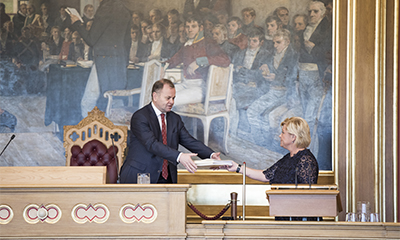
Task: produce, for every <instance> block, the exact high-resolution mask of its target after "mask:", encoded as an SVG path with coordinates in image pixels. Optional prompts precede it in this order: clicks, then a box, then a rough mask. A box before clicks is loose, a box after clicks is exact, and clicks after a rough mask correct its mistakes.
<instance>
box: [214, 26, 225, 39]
mask: <svg viewBox="0 0 400 240" xmlns="http://www.w3.org/2000/svg"><path fill="white" fill-rule="evenodd" d="M213 29H219V31H220V32H221V34H222V35H223V36H224V40H226V39H227V38H228V30H227V29H226V27H225V25H223V24H216V25H215V26H214V28H213Z"/></svg>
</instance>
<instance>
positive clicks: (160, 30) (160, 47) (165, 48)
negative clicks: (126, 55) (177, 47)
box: [139, 23, 171, 62]
mask: <svg viewBox="0 0 400 240" xmlns="http://www.w3.org/2000/svg"><path fill="white" fill-rule="evenodd" d="M151 34H152V39H153V42H151V43H150V44H149V45H150V47H149V48H147V49H146V50H147V51H146V52H144V53H143V55H142V56H141V57H140V58H139V61H141V62H147V61H151V60H153V59H154V60H158V61H165V60H167V59H169V58H170V57H171V53H170V52H171V51H170V50H171V44H170V43H169V42H168V40H167V39H165V37H164V36H165V27H164V25H162V24H161V23H154V24H153V25H152V33H151Z"/></svg>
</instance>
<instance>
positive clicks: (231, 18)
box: [228, 16, 243, 27]
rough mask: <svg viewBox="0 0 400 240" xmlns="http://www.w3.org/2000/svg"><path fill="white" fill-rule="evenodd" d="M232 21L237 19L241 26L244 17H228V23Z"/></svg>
mask: <svg viewBox="0 0 400 240" xmlns="http://www.w3.org/2000/svg"><path fill="white" fill-rule="evenodd" d="M232 21H235V22H236V24H237V25H239V26H240V27H242V26H243V21H242V19H240V17H236V16H233V17H230V18H229V19H228V23H230V22H232Z"/></svg>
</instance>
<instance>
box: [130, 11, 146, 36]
mask: <svg viewBox="0 0 400 240" xmlns="http://www.w3.org/2000/svg"><path fill="white" fill-rule="evenodd" d="M142 20H143V13H141V12H139V11H133V12H132V24H135V25H136V26H138V27H139V29H140V27H141V21H142ZM140 36H141V33H140Z"/></svg>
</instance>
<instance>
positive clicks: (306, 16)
mask: <svg viewBox="0 0 400 240" xmlns="http://www.w3.org/2000/svg"><path fill="white" fill-rule="evenodd" d="M298 17H302V18H303V21H304V25H306V26H307V24H308V15H307V14H300V13H298V14H296V15H294V16H293V21H292V22H293V24H295V23H294V20H296V18H298Z"/></svg>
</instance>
